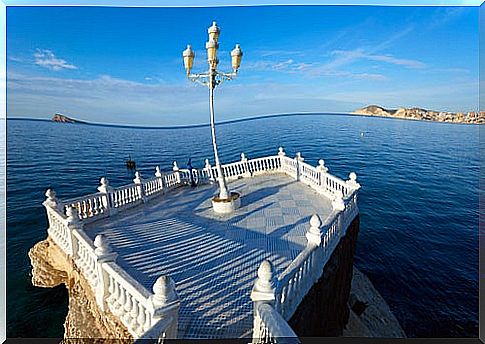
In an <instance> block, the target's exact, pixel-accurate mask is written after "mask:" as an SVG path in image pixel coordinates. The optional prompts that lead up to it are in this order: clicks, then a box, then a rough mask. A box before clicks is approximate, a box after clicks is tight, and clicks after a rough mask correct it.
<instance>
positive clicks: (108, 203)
mask: <svg viewBox="0 0 485 344" xmlns="http://www.w3.org/2000/svg"><path fill="white" fill-rule="evenodd" d="M99 184H100V185H99V186H98V191H99V192H101V193H102V194H104V196H103V198H102V200H103V206H104V209H105V211H106V213H107V215H108V216H110V215H112V214H115V213H116V212H117V209H116V208H115V207H113V188H112V187H111V186H109V181H108V178H106V177H102V178H101V179H100V181H99Z"/></svg>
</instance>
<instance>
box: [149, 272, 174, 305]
mask: <svg viewBox="0 0 485 344" xmlns="http://www.w3.org/2000/svg"><path fill="white" fill-rule="evenodd" d="M152 291H153V299H154V301H155V302H156V303H157V305H163V304H165V303H166V302H168V301H171V300H172V299H174V297H175V288H174V282H173V280H172V279H171V278H170V276H160V277H158V278H157V280H156V282H155V284H154V285H153V287H152Z"/></svg>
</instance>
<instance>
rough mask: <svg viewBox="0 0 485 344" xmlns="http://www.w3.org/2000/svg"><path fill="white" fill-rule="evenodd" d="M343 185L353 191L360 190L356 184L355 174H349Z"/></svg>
mask: <svg viewBox="0 0 485 344" xmlns="http://www.w3.org/2000/svg"><path fill="white" fill-rule="evenodd" d="M345 183H346V184H347V185H348V186H349V187H350V188H351V189H353V190H357V189H359V188H360V184H359V183H357V174H356V173H355V172H350V173H349V179H348V180H346V181H345Z"/></svg>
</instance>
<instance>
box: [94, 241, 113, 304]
mask: <svg viewBox="0 0 485 344" xmlns="http://www.w3.org/2000/svg"><path fill="white" fill-rule="evenodd" d="M94 247H96V248H95V250H94V254H95V255H96V275H97V280H98V283H97V284H96V290H95V294H96V303H97V304H98V306H99V308H100V309H101V310H102V311H105V310H107V309H108V304H107V302H106V299H107V298H108V297H109V296H110V293H109V291H108V289H109V275H108V273H107V272H106V270H105V269H104V265H105V264H106V263H108V262H114V261H115V260H116V257H117V256H118V254H117V253H116V252H113V251H112V250H111V247H110V245H109V242H108V240H107V239H106V237H105V235H104V234H98V235H96V237H95V238H94Z"/></svg>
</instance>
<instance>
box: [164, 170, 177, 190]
mask: <svg viewBox="0 0 485 344" xmlns="http://www.w3.org/2000/svg"><path fill="white" fill-rule="evenodd" d="M163 182H164V184H165V187H166V188H167V189H170V188H173V187H175V186H177V185H178V183H179V174H178V172H170V173H167V174H164V176H163Z"/></svg>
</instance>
